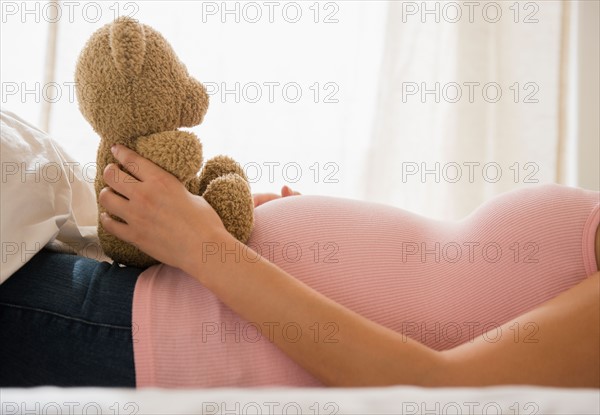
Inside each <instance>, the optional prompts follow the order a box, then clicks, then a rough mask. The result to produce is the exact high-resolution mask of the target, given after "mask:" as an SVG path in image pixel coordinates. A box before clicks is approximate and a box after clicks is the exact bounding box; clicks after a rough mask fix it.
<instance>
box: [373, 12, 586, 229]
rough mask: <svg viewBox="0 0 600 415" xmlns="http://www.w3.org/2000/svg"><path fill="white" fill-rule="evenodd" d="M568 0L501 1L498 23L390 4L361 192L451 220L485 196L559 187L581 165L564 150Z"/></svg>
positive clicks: (476, 15)
mask: <svg viewBox="0 0 600 415" xmlns="http://www.w3.org/2000/svg"><path fill="white" fill-rule="evenodd" d="M566 3H567V2H559V1H548V2H537V3H535V4H533V3H528V4H529V6H528V5H526V4H525V3H520V4H519V3H515V4H513V5H512V7H513V9H511V8H510V7H509V6H510V4H509V3H502V4H503V6H502V12H503V15H502V19H500V20H499V21H498V22H496V23H490V22H489V21H487V20H486V19H484V18H482V16H481V15H478V14H476V13H475V14H474V18H473V19H472V21H469V19H465V16H463V18H462V19H461V20H460V21H459V22H458V23H450V22H447V21H444V20H443V19H442V20H441V21H440V22H439V23H437V22H435V21H434V20H433V19H432V18H431V16H419V17H420V18H413V19H412V20H409V19H407V18H406V17H407V16H406V15H404V16H403V14H402V13H403V12H405V11H406V10H405V9H403V5H402V2H398V3H395V4H392V5H391V6H390V8H389V16H388V30H387V33H386V35H387V39H386V54H385V58H384V60H383V63H382V66H383V68H382V70H381V74H382V75H381V77H380V91H381V93H380V95H379V104H378V108H377V109H378V116H377V118H376V122H375V125H374V128H373V139H372V141H371V149H370V154H371V155H370V158H369V159H368V160H367V161H366V162H367V164H368V166H369V167H368V169H367V172H368V174H367V176H366V177H365V183H364V186H365V187H364V188H365V195H366V197H367V198H369V199H371V200H375V201H379V202H383V203H391V204H394V205H398V206H401V207H404V208H407V209H410V210H415V211H418V212H419V213H422V214H425V215H428V216H433V217H437V218H440V219H459V218H462V217H464V216H466V215H467V214H468V213H469V212H471V211H472V210H473V209H474V208H475V207H476V206H478V205H479V204H481V203H482V202H483V201H484V200H486V199H488V198H489V197H491V196H492V195H495V194H498V193H501V192H504V191H507V190H511V189H513V188H516V187H521V186H529V185H532V184H536V183H543V182H550V181H556V179H557V178H558V179H559V181H561V180H560V179H561V178H562V177H564V176H566V173H561V172H560V170H568V169H571V170H572V169H573V167H574V164H576V162H577V160H576V159H573V158H572V157H571V158H567V157H566V156H565V155H564V153H565V150H564V147H565V146H566V144H565V140H567V139H568V137H567V136H566V132H565V130H566V127H565V125H564V124H565V123H566V122H567V114H566V113H567V111H568V106H567V105H566V104H565V100H566V99H567V89H568V88H569V87H570V84H569V83H568V82H566V81H565V79H568V78H567V77H568V74H566V73H565V71H566V70H567V68H568V67H569V65H568V64H569V62H568V60H570V59H573V56H572V54H571V53H569V50H568V49H567V48H568V46H569V38H568V37H569V36H570V35H571V30H570V26H569V18H568V13H569V5H568V4H566ZM511 4H512V3H511ZM517 6H518V8H517ZM565 14H567V16H565ZM403 17H404V18H405V20H408V21H407V22H406V23H404V24H398V23H397V22H400V21H402V18H403ZM425 17H426V18H425ZM423 20H425V21H426V22H425V23H424V22H423ZM416 85H418V86H419V88H418V93H416V94H414V95H407V91H412V90H411V88H415V87H416ZM470 87H472V89H470ZM436 88H438V92H439V93H438V95H437V96H436V95H435V94H434V93H433V92H429V91H432V90H435V89H436ZM455 91H460V92H459V93H462V96H461V97H460V99H457V93H456V92H455ZM471 93H472V96H469V94H471ZM498 94H500V95H498ZM557 120H562V121H557ZM415 171H416V172H415ZM383 177H385V178H386V180H382V179H381V178H383ZM563 181H564V180H563ZM569 184H573V183H569ZM423 202H424V203H423Z"/></svg>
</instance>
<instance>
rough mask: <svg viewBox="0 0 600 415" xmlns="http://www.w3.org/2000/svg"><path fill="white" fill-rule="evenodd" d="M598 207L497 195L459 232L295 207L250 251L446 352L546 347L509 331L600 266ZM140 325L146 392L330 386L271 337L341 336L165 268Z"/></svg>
mask: <svg viewBox="0 0 600 415" xmlns="http://www.w3.org/2000/svg"><path fill="white" fill-rule="evenodd" d="M599 209H600V193H598V192H593V191H587V190H582V189H576V188H571V187H566V186H560V185H555V184H548V185H539V186H536V187H530V188H526V189H520V190H516V191H512V192H508V193H504V194H502V195H499V196H496V197H495V198H493V199H491V200H490V201H488V202H487V203H485V204H483V205H482V206H480V207H479V208H478V209H477V210H476V211H475V212H473V213H472V214H471V215H469V216H467V217H466V218H464V219H462V220H460V221H455V222H442V221H436V220H431V219H428V218H425V217H422V216H419V215H416V214H414V213H410V212H407V211H403V210H400V209H397V208H394V207H390V206H384V205H379V204H374V203H366V202H360V201H355V200H345V199H336V198H329V197H323V196H299V197H288V198H284V199H279V200H276V201H273V202H269V203H266V204H264V205H262V206H260V207H259V208H257V209H256V211H255V218H256V226H255V229H254V232H253V234H252V236H251V238H250V241H249V242H248V246H250V247H251V248H252V249H253V250H255V251H257V252H259V253H260V254H262V255H263V256H264V257H266V258H267V259H269V260H270V261H272V262H274V263H275V264H276V265H278V266H279V267H280V268H282V269H284V270H285V271H287V272H288V273H290V274H291V275H292V276H294V277H295V278H297V279H299V280H301V281H302V282H304V283H305V284H307V285H309V286H310V287H312V288H314V289H316V290H317V291H319V292H321V293H322V294H324V295H326V296H327V297H329V298H331V299H333V300H334V301H336V302H338V303H340V304H342V305H344V306H345V307H347V308H349V309H351V310H354V311H355V312H357V313H359V314H362V315H363V316H365V317H367V318H369V319H370V320H372V321H375V322H377V323H379V324H382V325H384V326H386V327H389V328H390V329H392V330H395V331H397V332H399V333H403V335H405V336H407V337H410V338H413V339H415V340H417V341H419V342H421V343H424V344H425V345H427V346H429V347H432V348H434V349H436V350H444V349H449V348H453V347H455V346H458V345H460V344H462V343H465V342H468V341H470V340H472V339H473V338H475V337H477V336H479V335H482V334H484V335H485V336H486V337H487V338H488V339H487V340H488V341H495V340H496V341H497V339H499V338H500V337H499V336H515V337H516V336H519V338H521V339H524V338H525V337H526V336H529V339H530V340H535V336H536V333H535V331H536V328H535V324H532V325H529V326H527V325H523V327H511V329H510V331H507V330H506V329H504V331H503V330H502V329H501V328H500V326H501V325H502V324H504V323H505V322H507V321H510V320H511V319H513V318H515V317H517V316H519V315H521V314H523V313H525V312H527V311H528V310H531V309H532V308H535V307H536V306H538V305H539V304H541V303H543V302H545V301H547V300H549V299H551V298H553V297H555V296H556V295H558V294H559V293H561V292H563V291H565V290H567V289H569V288H571V287H573V286H574V285H576V284H578V283H579V282H581V281H582V280H583V279H584V278H586V276H588V275H590V274H592V273H594V272H595V271H596V270H597V269H598V266H597V264H596V260H595V255H594V235H595V230H596V228H597V226H598V224H599V223H600V212H599ZM246 254H248V253H246ZM240 255H244V253H243V252H242V253H241V254H240ZM256 301H261V299H260V298H257V299H256ZM132 322H133V337H134V357H135V369H136V380H137V386H138V387H146V386H158V387H195V388H204V387H216V386H240V387H244V386H266V385H288V386H319V385H320V383H319V381H318V380H317V379H315V378H314V377H313V376H311V375H310V374H309V373H308V372H306V371H305V370H304V369H302V368H301V367H300V366H298V365H297V364H296V363H294V362H293V361H292V360H291V359H289V358H288V357H287V356H286V355H285V354H284V353H283V352H281V351H280V350H279V349H278V348H277V347H276V346H274V345H273V344H272V343H270V342H269V341H268V338H269V333H270V330H284V333H285V335H286V338H288V337H289V340H290V341H293V339H294V338H295V337H296V336H298V335H310V336H313V337H314V339H315V341H335V337H336V325H335V322H332V323H331V324H329V325H323V326H321V327H319V326H316V325H315V326H314V330H312V329H311V332H310V333H298V330H297V326H295V324H294V322H289V323H287V324H286V325H284V326H279V327H276V326H274V325H259V324H257V323H254V322H249V321H246V320H244V319H242V318H240V317H239V316H238V315H237V314H235V313H234V312H232V311H231V310H230V309H229V308H228V307H227V306H225V305H224V304H223V303H221V301H220V300H219V299H218V298H216V297H215V296H214V295H213V294H212V293H211V292H210V291H209V290H207V289H206V288H204V287H203V286H202V285H201V284H200V283H198V282H197V281H196V280H194V279H192V278H191V277H190V276H189V275H187V274H185V273H184V272H182V271H180V270H178V269H175V268H172V267H169V266H166V265H157V266H153V267H151V268H149V269H147V270H146V271H144V272H143V273H142V274H141V275H140V277H139V279H138V282H137V285H136V288H135V292H134V299H133V316H132Z"/></svg>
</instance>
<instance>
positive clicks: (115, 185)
mask: <svg viewBox="0 0 600 415" xmlns="http://www.w3.org/2000/svg"><path fill="white" fill-rule="evenodd" d="M102 177H103V178H104V182H105V183H106V184H107V185H108V186H110V188H111V189H113V190H115V191H117V192H119V193H120V194H122V195H123V196H125V197H126V198H128V199H130V198H131V195H132V193H133V192H132V190H133V188H132V185H135V184H138V185H139V183H140V181H139V180H137V179H136V178H135V177H133V176H131V175H129V174H128V173H127V172H125V171H123V170H121V169H120V168H119V166H117V165H116V164H109V165H108V166H106V168H105V169H104V173H103V174H102Z"/></svg>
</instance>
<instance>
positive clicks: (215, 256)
mask: <svg viewBox="0 0 600 415" xmlns="http://www.w3.org/2000/svg"><path fill="white" fill-rule="evenodd" d="M194 246H195V247H196V250H195V252H192V253H191V254H190V255H188V257H187V258H186V259H185V260H184V261H183V264H182V267H181V269H182V270H183V271H185V272H186V273H187V274H189V275H191V276H192V277H194V278H195V279H197V280H198V281H200V282H201V283H202V284H204V285H206V284H208V283H209V279H210V278H217V277H219V275H220V274H221V273H223V272H224V271H225V267H224V264H225V263H227V262H228V260H234V259H236V258H232V257H234V256H235V257H237V258H239V254H236V252H239V250H241V249H242V247H243V246H245V245H243V244H242V243H241V242H239V241H238V240H237V239H235V238H234V237H233V236H232V235H231V234H230V233H229V232H227V230H226V229H225V228H216V229H213V230H212V231H211V232H210V234H209V235H208V236H206V235H205V236H204V237H203V238H202V240H200V241H198V243H197V244H195V245H194Z"/></svg>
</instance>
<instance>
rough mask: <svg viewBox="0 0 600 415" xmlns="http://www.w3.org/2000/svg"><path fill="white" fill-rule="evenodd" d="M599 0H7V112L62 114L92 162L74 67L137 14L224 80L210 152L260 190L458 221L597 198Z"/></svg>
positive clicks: (184, 56)
mask: <svg viewBox="0 0 600 415" xmlns="http://www.w3.org/2000/svg"><path fill="white" fill-rule="evenodd" d="M594 3H595V2H585V1H584V2H561V1H544V2H519V3H515V2H488V1H484V2H479V3H478V6H476V7H475V6H473V5H472V3H470V2H448V1H442V2H436V1H430V2H426V3H423V2H410V1H409V2H407V1H394V2H380V1H319V2H316V1H297V2H290V1H282V2H280V1H274V2H266V1H265V2H262V1H258V2H248V1H241V2H240V1H227V2H221V1H218V2H213V1H197V2H192V1H136V2H133V1H131V2H128V1H123V2H116V1H103V2H93V1H85V2H77V1H73V2H66V1H61V2H58V8H57V7H56V6H54V5H53V3H50V2H46V1H42V2H25V3H24V2H16V1H15V2H12V1H2V27H1V48H0V50H1V52H0V53H1V70H0V74H1V76H2V106H3V107H7V108H9V109H11V110H13V111H15V112H16V113H18V114H20V115H21V116H23V117H24V118H26V119H28V120H29V121H31V122H33V123H34V124H38V125H39V124H43V114H44V112H45V111H46V108H49V109H50V113H49V115H50V116H49V123H48V125H47V126H44V125H41V127H42V128H47V129H48V130H49V131H50V133H51V134H52V135H53V136H54V137H55V139H56V140H57V141H59V142H61V144H63V146H64V147H65V148H67V149H68V150H69V151H70V152H71V154H73V155H74V156H75V157H76V158H77V159H78V160H80V161H81V162H82V163H93V162H94V160H95V151H96V146H97V144H98V137H97V136H96V135H95V133H94V132H93V131H92V130H91V128H90V127H89V126H88V125H87V123H86V121H85V120H84V119H83V117H82V116H81V115H80V114H79V112H78V109H77V104H76V101H75V98H74V90H73V85H72V82H73V71H74V67H75V62H76V59H77V56H78V53H79V51H80V50H81V48H82V47H83V45H84V43H85V41H86V39H87V38H88V37H89V36H90V35H91V33H93V32H94V31H95V30H96V29H98V28H99V27H100V26H101V25H103V24H105V23H107V22H110V21H111V20H112V19H113V18H114V17H115V16H117V15H133V17H135V18H137V19H139V20H140V21H142V22H144V23H146V24H150V25H152V26H153V27H155V28H156V29H157V30H159V31H160V32H162V33H163V35H164V36H165V37H166V38H167V39H168V40H169V42H170V43H171V44H172V45H173V47H174V49H175V51H176V53H177V54H178V55H179V57H180V59H181V60H182V61H183V62H184V63H186V65H187V67H188V70H189V71H190V73H191V74H192V75H194V76H195V77H196V78H197V79H199V80H200V81H202V82H203V83H205V84H206V85H207V87H208V88H209V91H210V92H211V93H212V95H211V105H210V108H209V112H208V115H207V117H206V118H205V121H204V123H203V124H202V125H201V126H198V127H195V128H193V129H192V130H193V131H194V132H196V133H197V134H198V135H199V136H200V138H201V140H202V142H203V144H204V148H205V156H208V157H210V156H212V155H216V154H218V153H227V154H229V155H231V156H233V157H234V158H236V159H237V160H238V161H239V162H240V163H242V164H243V165H244V166H246V170H247V174H248V176H249V177H250V178H251V179H252V181H253V183H252V187H253V190H254V191H256V192H260V191H276V190H278V189H279V188H280V187H281V185H283V184H289V185H291V186H292V187H294V188H296V189H298V190H300V191H301V192H303V193H316V194H329V195H335V196H343V197H350V198H359V199H369V200H373V201H378V202H383V203H389V204H394V205H396V206H399V207H403V208H406V209H409V210H413V211H416V212H419V213H421V214H424V215H427V216H431V217H436V218H440V219H458V218H461V217H464V216H465V215H466V214H468V213H469V212H470V211H472V210H473V209H474V208H475V207H476V206H477V205H479V204H480V203H481V202H482V201H484V200H485V199H487V198H489V197H491V196H492V195H494V194H497V193H500V192H503V191H506V190H510V189H513V188H516V187H521V186H530V185H534V184H536V183H543V182H549V181H558V182H562V183H565V184H569V185H581V186H586V187H588V188H593V189H596V190H598V175H599V173H598V164H599V163H598V157H599V156H598V153H599V152H600V150H597V149H598V141H599V139H598V128H597V124H598V118H597V116H596V117H594V116H588V117H587V118H585V117H583V118H582V117H581V111H579V106H578V105H579V102H580V101H581V100H582V99H583V98H582V96H583V95H584V94H585V93H588V96H587V97H585V99H587V104H586V106H585V108H586V110H587V111H590V112H591V113H592V114H593V110H594V105H596V108H597V107H598V103H597V97H598V87H597V82H596V86H594V85H593V84H590V83H589V82H587V81H588V80H586V79H582V78H581V77H582V76H588V77H593V76H594V73H595V75H596V77H597V74H598V71H597V70H596V71H595V72H594V71H593V67H594V66H593V65H596V68H597V55H598V36H595V39H594V33H596V32H597V30H598V20H597V18H598V16H597V13H596V14H595V15H594V10H595V9H594V7H596V9H597V3H596V5H594ZM590 7H591V10H590V9H589V8H590ZM56 11H59V14H58V15H56V16H55V15H54V14H53V13H55V12H56ZM582 19H587V26H586V27H587V29H586V30H587V32H586V36H585V38H587V40H585V42H582V41H581V39H582V37H583V36H582V35H581V33H580V32H581V31H580V27H581V20H582ZM52 22H54V23H52ZM53 25H54V29H56V33H57V44H56V45H57V48H56V56H55V61H56V67H55V71H54V76H53V77H52V79H53V81H52V82H54V83H52V84H49V83H48V80H46V78H47V76H48V73H51V72H48V64H47V62H49V61H51V59H48V56H47V55H48V54H47V50H48V49H47V43H48V32H49V28H50V27H51V26H53ZM590 30H591V33H590ZM594 30H595V31H596V32H594ZM588 34H589V35H588ZM590 39H592V40H590ZM586 42H587V43H586ZM582 56H585V57H586V59H588V60H589V62H591V63H589V62H588V64H587V67H590V66H591V68H592V69H591V70H590V73H588V74H587V75H586V74H583V75H582V73H581V71H580V70H579V69H580V65H578V62H579V61H580V60H581V57H582ZM582 85H585V86H587V88H586V87H582ZM55 87H57V88H55ZM590 88H591V91H590ZM594 88H595V89H594ZM57 91H59V92H60V96H58V95H56V92H57ZM428 91H430V92H428ZM436 91H437V92H436ZM582 91H583V92H582ZM459 93H460V95H458V94H459ZM498 93H501V95H500V96H498V95H497V94H498ZM299 94H300V95H299ZM49 102H51V105H47V104H48V103H49ZM596 114H597V112H596ZM582 130H583V131H586V133H585V136H583V137H582V136H581V135H580V132H581V131H582ZM428 171H429V173H428Z"/></svg>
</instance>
